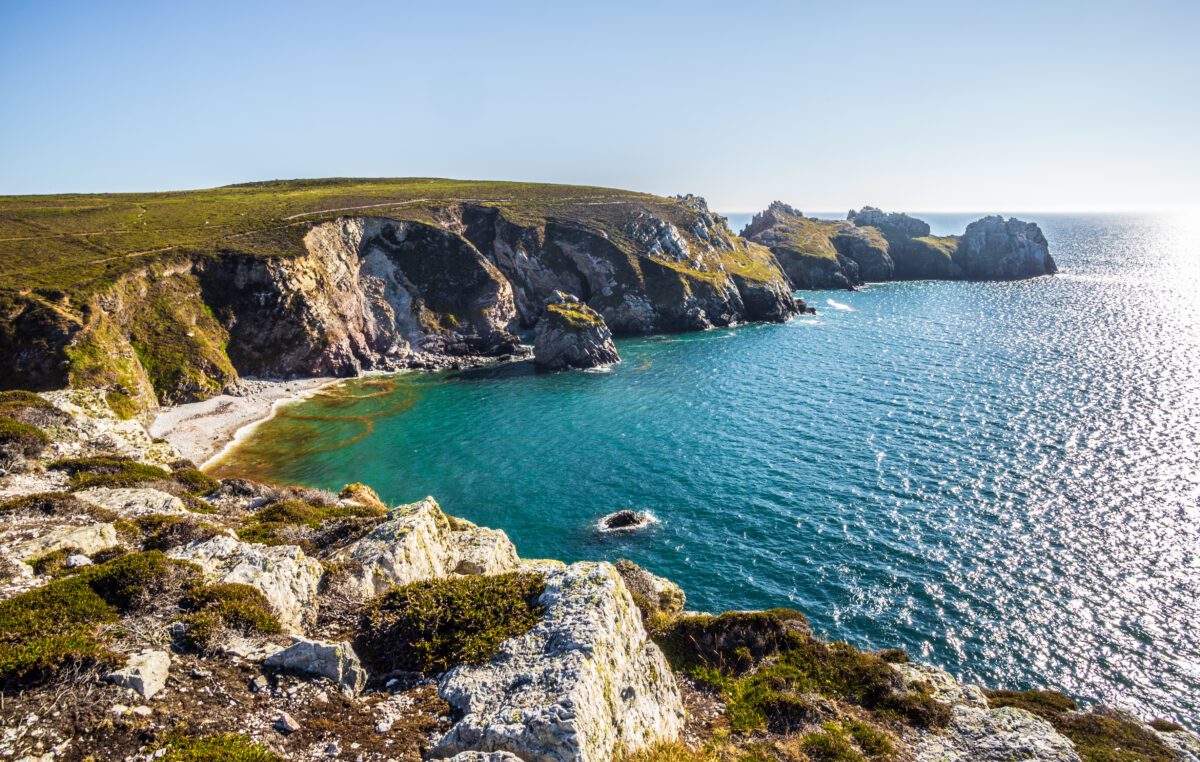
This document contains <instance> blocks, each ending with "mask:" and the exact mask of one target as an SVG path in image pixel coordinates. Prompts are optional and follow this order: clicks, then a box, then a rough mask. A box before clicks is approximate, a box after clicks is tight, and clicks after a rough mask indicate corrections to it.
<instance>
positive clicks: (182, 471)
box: [171, 467, 221, 497]
mask: <svg viewBox="0 0 1200 762" xmlns="http://www.w3.org/2000/svg"><path fill="white" fill-rule="evenodd" d="M171 481H173V482H175V483H176V484H179V485H180V486H181V487H183V488H184V489H185V490H187V493H188V494H189V495H192V496H193V497H200V496H201V495H209V494H212V493H213V492H216V491H217V490H218V489H220V487H221V482H219V481H217V480H216V479H214V478H212V477H211V476H209V475H208V474H206V473H204V472H203V471H201V470H199V469H197V468H195V467H184V468H176V469H175V470H174V471H172V472H171Z"/></svg>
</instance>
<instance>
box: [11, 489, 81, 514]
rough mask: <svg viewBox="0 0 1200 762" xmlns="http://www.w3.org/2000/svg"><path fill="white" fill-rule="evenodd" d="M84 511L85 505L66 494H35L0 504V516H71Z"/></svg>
mask: <svg viewBox="0 0 1200 762" xmlns="http://www.w3.org/2000/svg"><path fill="white" fill-rule="evenodd" d="M86 511H87V504H86V503H84V502H83V501H82V500H80V499H79V498H77V497H75V496H74V495H72V494H70V493H68V492H35V493H33V494H32V495H22V496H21V497H18V498H13V499H12V500H6V501H5V502H3V503H0V515H5V514H9V515H11V514H23V515H37V514H41V515H43V516H73V515H78V514H80V513H85V512H86Z"/></svg>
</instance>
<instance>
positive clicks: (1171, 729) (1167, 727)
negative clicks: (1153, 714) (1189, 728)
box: [1149, 718, 1186, 733]
mask: <svg viewBox="0 0 1200 762" xmlns="http://www.w3.org/2000/svg"><path fill="white" fill-rule="evenodd" d="M1149 724H1150V727H1152V728H1154V729H1155V730H1157V731H1158V732H1159V733H1182V732H1183V731H1184V730H1186V728H1184V727H1183V726H1182V725H1180V724H1179V723H1178V722H1171V721H1170V720H1164V719H1161V718H1160V719H1155V720H1150V723H1149Z"/></svg>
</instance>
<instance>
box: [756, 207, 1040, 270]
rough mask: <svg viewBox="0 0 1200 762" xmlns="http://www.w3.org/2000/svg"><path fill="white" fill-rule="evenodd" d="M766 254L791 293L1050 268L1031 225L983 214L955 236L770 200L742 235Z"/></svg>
mask: <svg viewBox="0 0 1200 762" xmlns="http://www.w3.org/2000/svg"><path fill="white" fill-rule="evenodd" d="M742 236H743V237H744V238H746V239H747V240H749V241H753V242H754V243H759V244H762V245H763V246H766V247H767V248H769V249H770V250H771V253H772V254H774V255H775V258H776V260H777V261H778V262H779V264H780V267H781V268H782V269H783V271H784V273H785V274H786V275H787V277H788V283H789V284H790V285H791V286H792V287H793V288H796V289H815V288H853V287H854V286H857V285H860V284H862V283H865V282H883V281H892V280H1016V279H1020V278H1032V277H1036V276H1039V275H1050V274H1053V273H1055V272H1057V271H1058V268H1057V266H1056V265H1055V263H1054V258H1053V257H1051V256H1050V250H1049V246H1048V244H1047V243H1046V238H1045V236H1044V235H1043V234H1042V231H1041V229H1040V228H1038V226H1037V224H1036V223H1032V222H1022V221H1020V220H1017V219H1015V218H1009V219H1008V220H1004V219H1003V218H1002V217H998V216H991V217H984V218H982V219H979V220H976V221H975V222H972V223H971V224H970V225H968V226H967V229H966V231H965V232H964V233H963V234H962V235H961V236H935V235H931V233H930V228H929V224H928V223H926V222H924V221H923V220H919V219H917V218H915V217H911V216H909V215H907V214H901V213H897V212H892V213H887V212H884V211H882V210H880V209H876V208H875V207H871V206H866V207H863V208H862V209H860V210H851V211H850V213H849V214H848V215H847V216H846V220H844V221H837V220H820V219H815V218H811V217H805V216H804V214H803V213H802V212H800V211H799V210H798V209H795V208H793V207H791V206H788V205H787V204H784V203H782V202H779V201H776V202H775V203H773V204H771V206H769V207H768V208H767V209H766V210H764V211H762V212H759V213H758V214H756V215H754V219H753V220H751V222H750V224H749V225H747V226H746V228H745V229H744V230H743V231H742Z"/></svg>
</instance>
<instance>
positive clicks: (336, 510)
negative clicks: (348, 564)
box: [238, 500, 387, 552]
mask: <svg viewBox="0 0 1200 762" xmlns="http://www.w3.org/2000/svg"><path fill="white" fill-rule="evenodd" d="M386 516H387V511H386V510H385V509H384V508H381V507H376V506H364V505H332V506H319V505H312V504H310V503H306V502H303V501H301V500H280V501H279V502H275V503H271V504H270V505H268V506H267V507H265V508H263V509H261V510H260V511H258V512H257V513H255V514H254V515H253V516H251V517H250V519H249V520H248V521H247V522H246V523H245V526H244V527H243V528H242V530H241V531H239V532H238V537H239V538H241V539H242V540H243V541H245V542H259V543H262V544H264V545H300V546H301V547H302V548H304V549H305V550H307V551H312V552H315V551H317V550H320V549H321V548H325V547H329V546H330V545H333V544H335V543H337V542H339V541H343V540H347V539H351V538H353V537H356V536H360V535H362V534H365V533H366V532H367V531H369V530H370V528H371V527H373V526H375V525H376V524H377V523H379V522H380V521H382V520H383V519H384V518H385V517H386Z"/></svg>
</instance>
